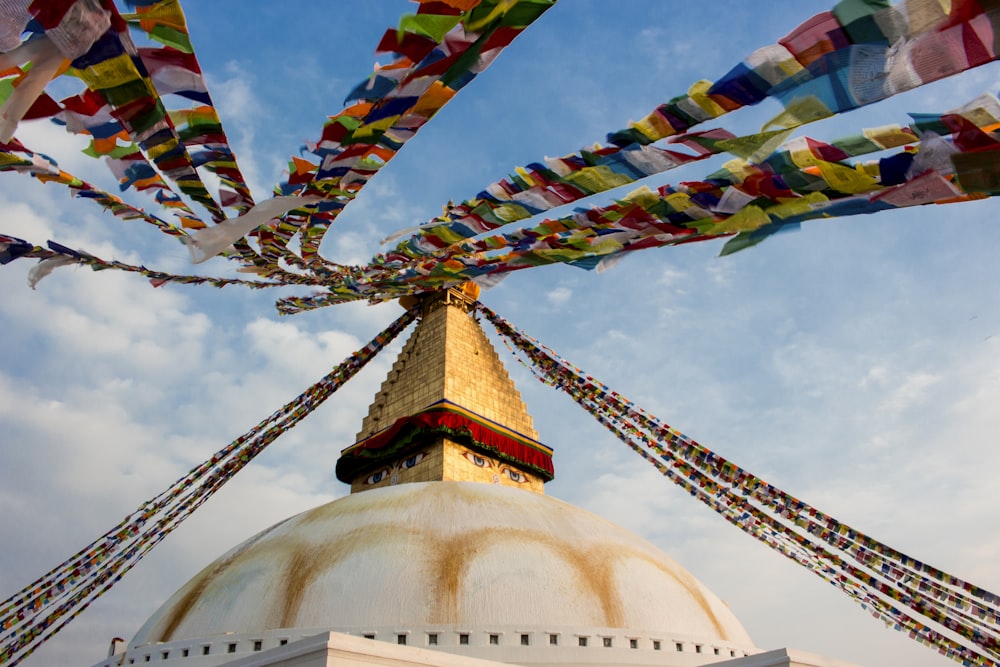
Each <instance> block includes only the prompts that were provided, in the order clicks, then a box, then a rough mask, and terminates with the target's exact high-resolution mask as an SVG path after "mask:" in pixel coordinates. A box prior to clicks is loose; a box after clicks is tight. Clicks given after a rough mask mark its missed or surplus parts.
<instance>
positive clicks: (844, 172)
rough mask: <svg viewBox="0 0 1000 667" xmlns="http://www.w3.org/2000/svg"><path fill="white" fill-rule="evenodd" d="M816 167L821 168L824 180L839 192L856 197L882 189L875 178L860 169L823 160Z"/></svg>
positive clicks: (820, 171)
mask: <svg viewBox="0 0 1000 667" xmlns="http://www.w3.org/2000/svg"><path fill="white" fill-rule="evenodd" d="M816 166H817V167H819V173H820V175H821V176H822V177H823V180H824V181H826V182H827V183H829V184H830V187H831V188H833V189H834V190H837V191H838V192H844V193H846V194H850V195H854V194H860V193H862V192H870V191H872V190H877V189H878V188H879V187H880V186H879V185H878V183H876V182H875V179H874V178H872V177H871V176H869V175H868V174H866V173H864V171H862V170H859V169H852V168H851V167H845V166H844V165H842V164H837V163H836V162H825V161H823V160H817V161H816Z"/></svg>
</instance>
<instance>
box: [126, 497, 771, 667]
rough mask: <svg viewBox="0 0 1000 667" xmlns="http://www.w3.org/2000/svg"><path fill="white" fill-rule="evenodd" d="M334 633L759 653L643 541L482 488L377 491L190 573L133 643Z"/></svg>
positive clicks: (482, 649)
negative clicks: (186, 580) (187, 580)
mask: <svg viewBox="0 0 1000 667" xmlns="http://www.w3.org/2000/svg"><path fill="white" fill-rule="evenodd" d="M329 630H333V631H338V632H346V633H349V634H354V635H359V636H368V637H375V638H376V639H380V640H388V641H391V642H394V643H397V642H405V643H408V644H410V645H419V646H427V645H428V644H429V643H431V644H432V645H433V648H437V649H439V650H444V651H449V652H453V653H462V654H466V655H470V656H475V657H483V658H492V659H494V660H503V661H511V662H517V663H519V664H546V663H560V664H566V663H567V653H568V654H570V655H571V656H576V658H574V659H572V660H568V662H580V663H591V662H593V659H589V658H587V655H593V656H595V658H594V659H600V660H601V661H604V662H606V661H608V660H609V659H610V658H611V655H610V654H608V653H606V652H600V651H599V650H604V649H608V648H611V649H616V648H617V649H618V651H616V653H622V652H625V653H626V655H625V656H624V657H623V656H618V657H617V658H615V659H614V660H613V661H612V662H613V663H614V664H629V662H632V663H634V664H660V665H675V664H681V665H686V664H700V662H708V661H710V660H711V657H713V656H716V655H720V656H725V657H729V656H731V655H740V656H741V655H744V654H746V653H747V652H752V651H754V649H753V644H752V642H751V640H750V638H749V636H748V635H747V633H746V631H745V630H744V629H743V626H742V625H741V624H740V622H739V621H738V620H737V619H736V617H735V616H734V615H733V614H732V613H731V612H730V610H729V609H728V608H727V607H726V605H725V604H724V603H723V602H722V601H720V600H719V598H717V597H716V596H715V595H714V594H713V593H712V592H710V591H709V590H708V589H707V588H705V586H703V585H702V584H701V583H700V582H699V581H698V580H697V579H695V578H694V577H693V576H692V575H691V574H690V573H688V572H687V571H686V570H685V569H684V568H682V567H681V566H680V565H678V564H677V563H676V562H674V561H673V560H671V559H670V558H669V557H668V556H666V555H665V554H664V553H662V552H661V551H659V550H658V549H656V548H655V547H653V546H652V545H650V544H649V543H647V542H646V541H644V540H642V539H641V538H639V537H638V536H636V535H634V534H632V533H630V532H628V531H626V530H625V529H623V528H621V527H619V526H616V525H614V524H612V523H610V522H608V521H606V520H604V519H602V518H600V517H598V516H596V515H594V514H591V513H590V512H586V511H584V510H582V509H579V508H577V507H574V506H572V505H568V504H566V503H563V502H561V501H558V500H555V499H552V498H549V497H547V496H544V495H541V494H537V493H532V492H529V491H523V490H520V489H515V488H509V487H506V486H496V485H489V484H480V483H470V482H428V483H411V484H401V485H398V486H389V487H384V488H379V489H374V490H371V491H366V492H364V493H355V494H352V495H350V496H347V497H344V498H340V499H339V500H336V501H334V502H331V503H328V504H326V505H323V506H321V507H318V508H316V509H313V510H310V511H307V512H304V513H302V514H299V515H297V516H295V517H292V518H290V519H288V520H286V521H283V522H281V523H279V524H277V525H275V526H273V527H272V528H270V529H268V530H265V531H264V532H262V533H260V534H258V535H256V536H254V537H252V538H251V539H249V540H247V541H246V542H244V543H243V544H241V545H239V546H237V547H236V548H234V549H232V550H231V551H229V552H228V553H226V554H225V555H223V556H222V557H221V558H219V559H218V560H216V561H215V562H214V563H212V564H210V565H209V566H208V567H206V568H205V569H204V570H202V571H201V572H200V573H199V574H198V575H197V576H195V577H194V578H193V579H191V581H189V582H188V583H187V584H186V585H185V586H184V587H182V588H181V589H180V590H179V591H177V592H176V593H175V594H174V595H173V596H172V597H171V598H170V599H169V600H168V601H167V602H166V603H165V604H164V605H163V606H162V607H161V608H160V609H159V610H158V611H157V612H156V613H154V614H153V616H152V617H151V618H150V619H149V620H148V621H147V622H146V624H145V625H144V626H143V627H142V628H141V629H140V630H139V632H138V633H137V634H136V636H135V637H134V638H133V640H132V641H131V642H129V649H128V650H129V653H131V654H146V653H149V652H152V653H153V654H154V655H158V654H161V653H163V652H164V651H167V652H169V653H172V654H173V655H177V656H179V655H180V654H181V651H182V650H183V649H184V647H189V648H190V650H189V652H188V653H189V654H190V653H191V652H194V653H201V651H202V650H203V649H202V648H201V647H203V646H209V645H213V649H210V652H209V654H208V655H214V654H223V653H225V652H226V650H227V647H228V646H229V645H230V644H239V643H240V642H242V645H240V646H239V652H240V653H243V652H244V650H248V649H249V648H250V646H251V645H252V644H253V643H254V642H258V643H257V646H258V647H261V646H263V644H264V643H267V644H272V643H276V640H277V639H278V638H279V637H283V638H286V639H290V640H293V641H294V640H295V639H298V638H299V637H303V636H308V635H310V634H316V633H320V632H324V631H329ZM463 635H464V639H463ZM401 636H402V637H404V639H400V637H401ZM432 636H433V639H431V637H432ZM463 642H464V643H463ZM557 647H558V650H557ZM265 648H266V647H265ZM504 648H507V651H506V652H504V651H503V649H504ZM639 649H642V650H639ZM511 651H513V652H514V656H513V657H512V656H511V655H510V653H511ZM234 652H235V651H234ZM630 654H631V655H630ZM698 654H701V655H698ZM695 656H697V658H698V659H700V660H698V661H697V662H692V660H694V659H696V658H695ZM221 657H222V656H221V655H220V658H221ZM229 657H230V658H231V657H234V656H229ZM626 658H631V659H630V660H629V659H626ZM716 659H718V658H716ZM202 664H204V663H202Z"/></svg>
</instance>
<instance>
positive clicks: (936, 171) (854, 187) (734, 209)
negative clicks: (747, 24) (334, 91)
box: [278, 97, 1000, 313]
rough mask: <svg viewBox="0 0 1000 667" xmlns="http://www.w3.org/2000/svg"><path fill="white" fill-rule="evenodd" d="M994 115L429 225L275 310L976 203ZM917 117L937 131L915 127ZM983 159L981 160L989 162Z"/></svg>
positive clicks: (737, 246) (952, 116)
mask: <svg viewBox="0 0 1000 667" xmlns="http://www.w3.org/2000/svg"><path fill="white" fill-rule="evenodd" d="M994 114H995V115H994ZM996 116H1000V102H996V100H995V98H991V97H980V98H977V99H976V100H974V101H973V102H970V103H969V104H967V105H964V106H963V107H960V108H959V109H956V110H952V111H950V112H948V113H945V114H939V115H933V116H929V115H924V116H920V117H919V120H920V122H919V123H917V122H915V123H914V125H913V126H912V127H910V128H906V127H901V126H895V125H887V126H882V127H878V128H871V129H866V130H863V131H862V132H860V133H859V134H857V135H852V136H849V137H846V138H844V139H841V140H835V141H832V142H829V143H827V142H822V141H818V140H814V139H811V138H808V137H796V138H792V139H790V140H788V141H786V142H785V143H784V144H782V145H780V146H779V147H778V148H777V149H776V150H774V151H773V152H771V153H770V154H767V155H764V154H763V153H761V155H763V159H760V161H759V163H758V164H755V163H751V162H749V161H747V160H745V159H743V158H736V159H733V160H730V161H729V162H727V163H726V164H725V165H724V166H723V168H722V169H719V170H717V171H715V172H713V173H712V174H709V175H708V176H707V177H705V179H704V180H701V181H685V182H684V183H682V184H680V185H678V186H670V185H664V186H660V187H659V188H657V189H656V190H652V189H650V188H647V187H641V188H639V189H637V190H635V191H633V192H632V193H629V194H628V195H626V196H625V197H623V198H621V199H619V200H617V201H616V202H614V203H613V204H611V205H608V206H595V207H591V208H588V209H577V210H575V211H574V212H572V213H570V214H567V215H564V216H562V217H559V218H547V219H543V220H541V221H540V222H537V223H536V224H534V225H533V226H530V227H520V228H519V227H516V226H512V225H508V226H503V227H501V228H497V229H495V230H494V231H493V232H492V233H485V234H479V235H477V236H474V237H471V238H465V235H464V234H462V233H461V232H454V229H453V227H451V226H449V225H438V226H436V227H429V228H427V229H426V230H424V232H423V233H422V234H419V235H417V236H414V237H412V238H411V239H410V240H409V241H405V242H403V243H401V244H400V245H399V246H397V248H396V249H395V250H393V251H391V252H389V253H383V254H380V255H378V256H376V257H375V258H374V260H373V261H372V263H371V264H369V265H368V266H366V267H363V270H362V271H359V272H355V273H352V274H351V275H343V280H342V281H341V282H338V283H336V284H333V285H328V286H327V287H326V291H325V292H320V293H317V294H314V295H312V296H308V297H288V298H284V299H281V300H279V301H278V309H279V312H283V313H295V312H301V311H303V310H308V309H312V308H318V307H322V306H325V305H330V304H334V303H340V302H344V301H350V300H356V299H368V300H372V301H375V300H384V299H389V298H394V297H397V296H401V295H402V294H405V293H408V292H412V291H423V290H431V289H439V288H442V287H446V286H450V285H454V284H457V283H460V282H463V281H466V280H474V281H482V280H491V279H492V278H493V277H495V276H499V275H503V274H506V273H510V272H512V271H516V270H520V269H524V268H529V267H533V266H541V265H546V264H553V263H557V262H561V263H568V264H571V265H574V266H578V267H580V268H584V269H597V270H600V269H602V268H605V267H606V266H608V263H609V262H612V261H615V260H616V259H617V258H620V257H622V256H623V255H624V253H627V252H632V251H635V250H643V249H647V248H657V247H663V246H669V245H679V244H684V243H692V242H697V241H706V240H710V239H714V238H719V237H733V238H731V239H730V240H729V241H728V242H727V243H726V244H725V245H724V246H723V248H722V251H721V254H723V255H726V254H731V253H733V252H737V251H739V250H741V249H744V248H747V247H750V246H752V245H755V244H757V243H759V242H760V241H761V240H763V239H764V238H767V237H768V236H770V235H772V234H775V233H777V232H779V231H782V230H787V229H795V228H797V226H798V225H800V224H801V223H802V222H804V221H807V220H814V219H828V218H835V217H840V216H846V215H859V214H871V213H876V212H878V211H883V210H888V209H893V208H902V207H906V206H918V205H925V204H932V203H933V204H945V203H957V202H962V201H970V200H974V199H978V198H981V197H984V196H988V195H989V194H990V190H989V188H990V187H993V188H994V189H1000V181H996V180H994V181H993V184H992V185H990V184H989V183H987V182H986V181H988V179H989V178H990V171H989V170H988V169H985V168H979V167H977V166H976V163H971V162H970V163H969V165H968V166H966V163H963V162H961V159H956V156H958V155H964V154H965V153H966V152H967V151H971V152H972V154H977V153H982V154H986V153H990V152H991V151H989V150H987V149H990V148H991V147H993V146H994V145H995V144H996V140H995V139H994V138H993V136H992V133H991V132H990V131H988V130H989V129H990V128H993V129H995V128H996V127H997V126H998V123H1000V120H997V118H996ZM942 119H944V120H942ZM974 119H975V120H974ZM976 121H977V122H982V123H984V125H983V127H979V126H977V125H976V124H975V122H976ZM920 123H923V126H925V127H931V126H933V128H934V129H936V130H939V131H941V132H943V133H945V134H943V135H942V134H938V133H937V132H934V131H932V130H930V129H925V130H923V131H922V130H921V129H920V127H921V125H920ZM949 132H950V134H948V133H949ZM685 136H686V139H684V141H685V142H686V143H689V144H697V145H700V146H701V147H702V150H703V151H704V152H706V153H711V152H714V151H720V150H724V149H726V148H730V147H733V148H734V150H736V151H739V152H743V153H746V152H748V151H749V152H751V154H752V153H753V151H752V150H751V148H750V147H751V146H753V145H760V142H759V140H758V139H753V140H748V141H745V142H743V141H740V140H739V138H734V137H731V136H729V135H725V134H721V133H718V134H708V133H698V134H697V135H694V136H692V135H685ZM768 141H769V138H764V139H763V142H764V143H767V142H768ZM891 149H896V152H895V153H890V154H888V155H886V156H884V157H881V158H879V159H877V160H869V161H866V162H854V161H853V159H854V158H857V157H861V156H863V155H865V154H867V153H871V152H876V151H877V152H885V151H890V150H891ZM761 155H758V156H757V157H758V158H760V157H761ZM996 155H1000V153H996ZM977 157H978V155H977ZM982 161H983V162H985V163H987V164H988V158H986V159H985V160H982ZM956 165H958V166H959V167H960V168H961V169H962V170H964V173H965V174H966V181H969V182H975V181H974V179H976V178H978V179H979V181H978V182H976V183H977V184H976V189H974V190H972V191H965V190H963V189H962V187H961V185H962V180H961V178H960V176H961V174H960V173H958V172H957V171H956ZM527 179H531V180H532V182H534V183H539V184H540V183H542V175H541V174H540V173H539V172H538V171H532V172H529V173H527V174H526V175H524V176H522V177H521V180H522V181H523V182H525V183H527V182H528V180H527ZM550 182H551V181H550ZM533 187H535V186H533ZM458 224H464V222H463V223H458ZM453 232H454V234H453Z"/></svg>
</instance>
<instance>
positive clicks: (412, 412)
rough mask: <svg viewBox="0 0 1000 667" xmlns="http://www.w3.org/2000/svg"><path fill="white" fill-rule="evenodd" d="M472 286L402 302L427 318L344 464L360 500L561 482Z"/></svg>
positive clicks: (340, 467) (343, 473)
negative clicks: (464, 486)
mask: <svg viewBox="0 0 1000 667" xmlns="http://www.w3.org/2000/svg"><path fill="white" fill-rule="evenodd" d="M467 285H470V286H471V287H464V288H461V289H454V288H452V289H447V290H443V291H441V292H435V293H433V294H428V295H423V296H420V297H414V298H410V299H407V300H406V301H401V303H402V305H403V306H404V307H407V308H418V309H419V310H420V321H419V322H418V324H417V326H416V328H415V329H414V330H413V333H412V334H411V335H410V338H409V340H407V342H406V344H405V345H404V346H403V350H402V352H400V354H399V357H398V358H397V359H396V361H395V363H394V364H393V366H392V369H391V370H390V371H389V374H388V376H387V377H386V379H385V381H384V382H383V383H382V387H381V389H379V391H378V393H377V394H376V395H375V400H374V401H373V402H372V404H371V406H370V407H369V410H368V415H367V416H366V417H365V418H364V421H363V422H362V426H361V431H360V432H359V433H358V436H357V440H358V442H357V443H356V444H355V445H353V446H352V447H349V448H347V449H345V450H344V452H343V456H342V457H341V459H340V461H338V463H337V475H338V478H340V479H341V480H342V481H350V483H351V490H352V492H353V491H361V490H365V489H367V488H373V487H377V486H382V485H384V484H392V483H401V482H406V481H432V480H462V481H487V482H493V483H498V484H506V485H512V486H519V487H521V488H530V489H532V490H536V491H539V492H540V491H541V490H542V484H543V482H544V481H547V480H548V479H551V476H552V475H551V450H548V448H546V447H545V446H544V445H541V444H540V443H538V442H537V440H538V434H537V433H536V431H535V428H534V424H533V422H532V419H531V416H530V415H529V414H528V411H527V409H526V407H525V405H524V402H523V401H522V400H521V395H520V394H519V393H518V391H517V388H516V387H515V386H514V382H513V381H512V380H511V379H510V376H509V375H508V374H507V369H506V368H504V365H503V363H502V362H501V361H500V358H499V356H498V355H497V353H496V350H495V349H494V348H493V346H492V345H491V344H490V342H489V339H487V338H486V334H485V333H484V332H483V330H482V329H481V328H480V326H479V323H478V322H477V321H476V319H475V318H474V317H473V315H474V305H475V302H476V298H477V297H478V288H475V286H474V285H472V284H471V283H469V284H467ZM474 288H475V289H474ZM418 468H419V470H418Z"/></svg>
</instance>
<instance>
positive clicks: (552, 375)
mask: <svg viewBox="0 0 1000 667" xmlns="http://www.w3.org/2000/svg"><path fill="white" fill-rule="evenodd" d="M477 309H478V310H479V312H481V313H482V314H483V315H484V316H485V317H486V318H487V319H489V320H490V322H491V323H492V324H493V325H494V326H495V327H496V329H497V332H498V333H499V334H500V336H501V337H502V338H503V340H504V343H505V344H506V345H507V347H508V348H509V349H510V350H511V352H512V353H513V354H514V355H515V356H516V357H517V358H518V361H519V362H521V363H522V364H523V365H525V366H526V367H527V368H528V369H529V370H531V372H532V373H533V374H534V375H535V376H536V377H537V378H538V379H539V380H540V381H542V382H544V383H545V384H548V385H549V386H552V387H555V388H557V389H559V390H561V391H563V392H564V393H566V394H568V395H569V396H570V397H571V398H573V400H575V401H576V402H577V403H578V404H580V405H581V407H583V408H584V409H585V410H586V411H587V412H588V413H589V414H591V415H592V416H593V417H595V418H596V419H597V420H598V422H599V423H601V424H602V425H603V426H604V427H605V428H607V429H608V430H610V431H611V432H612V433H614V434H615V435H616V436H617V437H618V438H619V439H621V440H622V441H623V442H624V443H625V444H626V445H628V446H629V447H630V448H631V449H633V450H634V451H636V452H637V453H638V454H639V455H640V456H642V457H643V458H644V459H645V460H646V461H648V462H649V463H651V464H653V465H654V466H655V467H656V468H657V469H658V470H659V471H660V472H661V473H662V474H663V475H664V476H666V477H667V478H668V479H670V480H671V481H672V482H674V483H675V484H677V485H678V486H680V487H681V488H683V489H684V490H685V491H687V492H688V493H689V494H690V495H692V496H694V497H695V498H697V499H698V500H699V501H701V502H702V503H704V504H705V505H707V506H708V507H710V508H712V509H713V510H714V511H716V512H717V513H719V514H720V515H721V516H722V517H723V518H725V519H726V520H727V521H729V522H730V523H732V524H733V525H735V526H737V527H739V528H740V529H741V530H743V531H744V532H746V533H748V534H749V535H751V536H752V537H754V538H755V539H757V540H759V541H761V542H763V543H765V544H767V545H768V546H770V547H771V548H773V549H775V550H776V551H778V552H779V553H781V554H782V555H784V556H786V557H787V558H789V559H791V560H793V561H795V562H796V563H798V564H800V565H802V566H804V567H806V568H807V569H809V570H810V571H811V572H813V573H814V574H816V575H817V576H819V577H820V578H822V579H823V580H825V581H827V582H828V583H831V584H833V585H834V586H836V587H837V588H839V589H840V590H841V591H842V592H844V593H845V594H847V595H848V596H849V597H850V598H851V599H853V600H855V601H856V602H858V603H859V604H860V605H861V606H862V607H863V608H865V609H867V610H869V611H871V612H872V615H873V616H874V617H876V618H878V619H880V620H882V621H883V622H885V623H886V625H888V626H891V627H894V628H895V629H897V630H900V631H905V632H907V633H908V635H909V636H910V637H911V638H914V639H917V640H918V641H920V642H921V643H923V644H926V645H928V646H931V647H933V648H935V649H936V650H937V651H938V652H940V653H941V654H943V655H946V656H947V657H949V658H951V659H953V660H956V661H957V662H960V663H962V664H963V665H982V666H984V667H985V666H991V667H992V666H995V665H997V664H1000V596H998V595H996V594H994V593H991V592H989V591H987V590H985V589H982V588H980V587H978V586H975V585H974V584H971V583H969V582H966V581H963V580H962V579H960V578H958V577H955V576H954V575H951V574H948V573H946V572H944V571H942V570H939V569H937V568H934V567H932V566H930V565H928V564H926V563H924V562H922V561H918V560H916V559H914V558H912V557H910V556H907V555H906V554H903V553H901V552H899V551H897V550H895V549H893V548H892V547H890V546H888V545H886V544H884V543H882V542H879V541H877V540H875V539H874V538H871V537H870V536H868V535H865V534H863V533H861V532H859V531H857V530H855V529H853V528H851V527H850V526H848V525H846V524H844V523H842V522H840V521H838V520H836V519H834V518H833V517H831V516H829V515H827V514H825V513H823V512H822V511H820V510H818V509H817V508H815V507H812V506H810V505H808V504H807V503H805V502H804V501H802V500H801V499H799V498H795V497H794V496H791V495H790V494H788V493H786V492H784V491H782V490H780V489H778V488H776V487H774V486H773V485H771V484H769V483H767V482H765V481H764V480H762V479H760V478H759V477H757V476H755V475H753V474H752V473H750V472H748V471H746V470H744V469H742V468H740V467H738V466H736V465H735V464H733V463H732V462H730V461H727V460H726V459H724V458H722V457H720V456H718V455H717V454H715V453H714V452H712V451H711V450H709V449H707V448H705V447H704V446H702V445H700V444H698V443H697V442H695V441H694V440H693V439H691V438H690V437H688V436H686V435H684V434H683V433H681V432H680V431H678V430H677V429H675V428H673V427H670V426H668V425H667V424H665V423H663V422H661V421H660V420H658V419H657V418H656V417H654V416H652V415H650V414H649V413H647V412H645V411H644V410H642V409H641V408H639V407H638V406H636V405H635V404H634V403H633V402H631V401H629V400H628V399H626V398H625V397H623V396H621V395H620V394H618V393H617V392H615V391H613V390H611V389H609V388H608V387H607V386H606V385H604V384H602V383H601V382H600V381H598V380H597V379H595V378H594V377H592V376H590V375H587V374H586V373H585V372H584V371H582V370H580V369H579V368H577V367H576V366H574V365H573V364H571V363H569V362H568V361H566V360H565V359H562V358H561V357H559V356H558V355H557V354H556V353H555V352H553V351H552V350H551V349H549V348H547V347H545V346H544V345H542V344H541V343H539V342H538V341H536V340H535V339H533V338H531V337H530V336H528V335H527V334H525V333H524V332H522V331H520V330H518V329H516V328H515V327H513V326H512V325H511V324H510V323H509V322H507V321H506V320H504V319H503V318H501V317H500V316H499V315H497V314H496V313H495V312H493V311H492V310H490V309H489V308H486V307H485V306H483V305H482V304H478V305H477ZM928 621H929V622H931V623H934V624H935V625H934V626H933V627H932V626H930V625H928Z"/></svg>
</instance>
